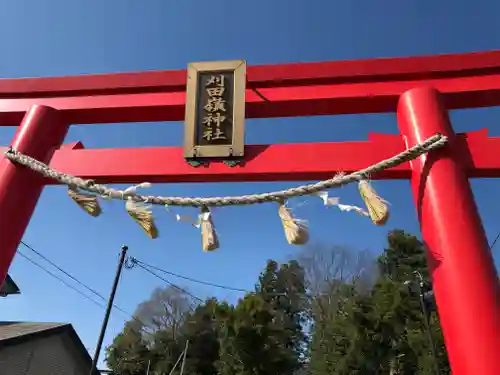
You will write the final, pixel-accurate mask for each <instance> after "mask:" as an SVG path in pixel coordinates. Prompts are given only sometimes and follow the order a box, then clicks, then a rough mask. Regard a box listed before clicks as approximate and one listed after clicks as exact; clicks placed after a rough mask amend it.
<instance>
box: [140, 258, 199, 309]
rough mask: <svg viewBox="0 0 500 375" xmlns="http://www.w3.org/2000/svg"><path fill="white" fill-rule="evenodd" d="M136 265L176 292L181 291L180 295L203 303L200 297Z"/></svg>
mask: <svg viewBox="0 0 500 375" xmlns="http://www.w3.org/2000/svg"><path fill="white" fill-rule="evenodd" d="M136 264H137V266H139V267H141V268H142V269H143V270H144V271H147V272H149V273H150V274H151V275H153V276H154V277H156V278H158V279H160V280H162V281H163V282H165V283H167V284H168V285H170V286H171V287H173V288H175V289H177V290H179V291H181V292H182V293H185V294H187V295H189V296H191V297H193V298H194V299H196V300H198V301H199V302H201V303H203V302H205V301H204V300H203V299H201V298H200V297H198V296H195V295H194V294H193V293H191V292H189V291H188V290H186V289H184V288H181V287H180V286H178V285H176V284H174V283H173V282H171V281H168V280H167V279H165V278H163V277H161V276H160V275H158V274H156V273H154V272H153V271H151V270H149V269H147V268H146V267H144V266H143V265H142V264H139V263H136Z"/></svg>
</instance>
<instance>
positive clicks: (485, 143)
mask: <svg viewBox="0 0 500 375" xmlns="http://www.w3.org/2000/svg"><path fill="white" fill-rule="evenodd" d="M246 98H247V99H246V117H247V118H257V117H287V116H312V115H334V114H348V113H352V114H354V113H381V112H397V119H398V125H399V129H400V132H401V136H399V135H379V134H371V135H370V137H369V139H368V141H366V142H345V143H310V144H294V145H257V146H247V147H246V149H245V163H244V164H243V165H242V166H238V167H234V168H230V167H228V166H226V165H224V164H218V163H213V164H210V165H209V166H208V167H206V168H193V167H191V166H190V165H188V164H186V162H185V160H184V159H183V154H182V148H180V147H156V148H136V149H134V148H131V149H85V148H84V147H83V145H82V144H80V143H76V144H72V145H66V146H62V144H63V141H64V138H65V136H66V133H67V131H68V128H69V126H70V125H71V124H91V123H94V124H95V123H113V122H116V123H118V122H139V121H141V122H145V121H181V120H183V119H184V108H185V101H186V71H160V72H146V73H127V74H111V75H91V76H79V77H57V78H35V79H4V80H0V126H18V129H17V132H16V135H15V137H14V140H13V141H12V143H11V146H12V147H13V148H15V149H17V150H18V151H20V152H22V153H24V154H27V155H29V156H32V157H33V158H35V159H37V160H40V161H42V162H44V163H48V164H50V165H51V166H52V167H54V168H56V169H58V170H60V171H62V172H66V173H69V174H73V175H76V176H80V177H84V178H91V179H95V180H96V181H97V182H101V183H134V182H142V181H144V180H147V181H151V182H194V181H196V182H204V181H207V182H208V181H211V182H215V181H249V180H252V181H258V180H260V181H277V180H311V179H325V178H329V177H331V176H332V175H334V174H335V173H337V172H339V171H343V172H349V171H355V170H358V169H361V168H364V167H366V166H368V165H370V164H374V163H376V162H378V161H380V160H382V159H385V158H387V157H389V156H393V155H395V154H398V153H399V152H401V151H403V150H404V149H405V148H406V147H411V146H413V145H415V144H417V143H420V142H421V141H423V140H424V139H426V138H428V137H430V136H432V135H434V134H436V133H441V134H443V135H446V136H448V137H449V140H450V142H449V144H448V146H447V147H446V148H445V149H443V150H438V151H436V152H433V153H431V154H429V155H426V156H422V157H420V158H419V159H417V160H416V161H413V162H412V163H407V164H403V165H401V166H399V167H396V168H393V169H390V170H387V171H385V172H383V173H381V174H379V175H376V176H372V177H373V178H374V179H377V178H378V179H410V180H411V184H412V189H413V195H414V198H415V203H416V207H417V212H418V216H419V220H420V225H421V231H422V236H423V239H424V241H425V243H426V245H427V248H428V261H429V268H430V271H431V272H430V273H431V277H432V282H433V286H434V291H435V296H436V301H437V304H438V311H439V315H440V319H441V324H442V327H443V333H444V337H445V342H446V346H447V349H448V354H449V359H450V363H451V366H452V370H453V373H454V374H455V375H476V374H481V375H497V374H498V373H499V368H500V356H499V355H498V350H499V349H498V348H500V286H499V283H498V279H497V274H496V271H495V268H494V264H493V259H492V255H491V251H490V250H489V248H488V244H487V241H486V236H485V233H484V229H483V227H482V223H481V220H480V218H479V215H478V212H477V208H476V205H475V202H474V198H473V196H472V191H471V188H470V185H469V181H468V178H471V177H500V157H498V156H497V155H498V149H499V147H500V139H499V138H490V137H488V134H487V131H486V130H483V131H478V132H472V133H466V134H460V135H457V136H455V134H454V132H453V128H452V126H451V124H450V121H449V117H448V113H447V111H448V110H450V109H457V108H473V107H488V106H497V105H500V51H493V52H485V53H472V54H463V55H442V56H432V57H414V58H398V59H376V60H364V61H342V62H324V63H305V64H289V65H270V66H256V67H250V68H248V76H247V90H246ZM291 155H293V156H295V157H296V156H297V155H300V158H295V157H292V156H291ZM354 155H355V157H354ZM130 160H134V161H135V163H131V162H130ZM164 160H168V161H169V162H168V163H165V162H164ZM125 161H126V162H125ZM50 183H51V182H50V181H45V180H43V178H41V177H40V176H39V175H36V174H34V173H33V172H32V171H30V170H28V169H26V168H23V167H20V166H17V165H15V164H13V163H11V162H10V161H9V160H7V159H5V158H4V159H2V160H1V161H0V228H1V229H0V230H1V232H0V233H1V234H0V280H3V279H4V278H5V276H6V274H7V270H8V268H9V266H10V264H11V262H12V259H13V257H14V254H15V251H16V248H17V246H18V245H19V242H20V240H21V239H22V236H23V233H24V231H25V229H26V227H27V225H28V223H29V220H30V218H31V215H32V213H33V211H34V209H35V206H36V203H37V201H38V199H39V196H40V194H41V191H42V189H43V187H44V186H45V185H46V184H50Z"/></svg>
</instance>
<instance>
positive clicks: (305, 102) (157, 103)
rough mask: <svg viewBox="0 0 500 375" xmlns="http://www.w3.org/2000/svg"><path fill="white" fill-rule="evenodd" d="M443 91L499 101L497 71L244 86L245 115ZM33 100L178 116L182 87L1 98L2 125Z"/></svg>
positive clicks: (103, 112)
mask: <svg viewBox="0 0 500 375" xmlns="http://www.w3.org/2000/svg"><path fill="white" fill-rule="evenodd" d="M421 84H424V85H429V86H433V87H435V88H437V89H438V90H439V91H441V92H442V93H443V94H444V95H445V97H446V99H447V104H448V107H449V108H472V107H481V106H494V105H500V74H497V75H490V76H481V77H467V78H465V77H462V78H443V79H432V80H426V81H393V82H369V83H349V84H347V83H344V84H333V85H321V86H296V87H276V88H263V89H260V90H259V95H258V94H256V93H255V92H254V91H251V90H247V99H246V101H247V104H246V116H247V117H248V118H271V117H290V116H314V115H334V114H347V113H375V112H391V111H395V109H396V104H397V100H398V98H399V96H400V95H401V94H402V93H403V92H405V91H407V90H409V89H411V88H412V87H415V86H418V85H421ZM34 104H41V105H47V106H51V107H54V108H57V109H59V110H60V111H61V112H63V114H64V116H65V119H66V120H67V121H69V122H70V123H74V124H75V123H76V124H90V123H113V122H142V121H144V122H146V121H182V120H183V119H184V104H185V92H184V91H182V92H173V93H146V94H126V95H125V94H121V95H102V96H89V97H62V98H29V99H0V126H2V125H3V126H12V125H16V124H17V123H18V122H19V121H20V120H21V119H22V117H23V116H24V113H25V112H26V110H27V109H29V108H30V107H31V106H32V105H34Z"/></svg>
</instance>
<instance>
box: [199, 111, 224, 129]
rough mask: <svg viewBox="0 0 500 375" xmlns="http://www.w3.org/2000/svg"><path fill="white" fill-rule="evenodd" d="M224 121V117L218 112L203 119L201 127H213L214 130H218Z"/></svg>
mask: <svg viewBox="0 0 500 375" xmlns="http://www.w3.org/2000/svg"><path fill="white" fill-rule="evenodd" d="M224 121H226V116H222V115H221V114H220V113H219V112H217V113H215V114H211V113H209V114H208V116H206V117H205V118H204V119H203V125H205V126H206V127H212V125H214V126H215V127H216V128H220V126H221V125H222V123H223V122H224Z"/></svg>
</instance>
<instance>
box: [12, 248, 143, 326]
mask: <svg viewBox="0 0 500 375" xmlns="http://www.w3.org/2000/svg"><path fill="white" fill-rule="evenodd" d="M21 244H22V245H23V246H25V247H26V248H27V249H29V250H31V251H32V252H34V253H35V254H36V255H38V256H39V257H40V258H42V259H43V260H45V261H46V262H47V263H49V264H50V265H51V266H53V267H54V268H56V269H57V270H58V271H60V272H62V273H63V274H64V275H66V276H67V277H69V278H70V279H71V280H73V281H75V282H76V283H77V284H78V285H80V286H82V287H83V288H85V289H87V290H88V291H90V292H91V293H92V294H94V295H96V296H97V297H99V298H100V299H102V300H103V301H104V302H107V301H108V300H107V298H106V297H104V296H103V295H102V294H100V293H99V292H97V291H96V290H95V289H93V288H91V287H89V286H88V285H87V284H85V283H84V282H82V281H80V280H78V279H77V278H76V277H75V276H73V275H72V274H70V273H69V272H67V271H66V270H64V269H63V268H62V267H61V266H59V265H57V264H56V263H54V262H53V261H52V260H50V259H49V258H47V257H46V256H45V255H43V254H42V253H40V252H39V251H37V250H35V249H34V248H33V246H30V245H28V244H27V243H25V242H24V241H21ZM17 253H18V254H19V255H21V256H22V257H23V258H25V259H26V260H28V261H29V262H30V263H32V264H33V265H35V266H37V267H38V268H40V269H42V270H43V271H45V272H46V273H47V274H49V275H50V276H52V277H54V278H56V279H57V280H59V281H60V282H62V283H63V284H64V285H65V286H67V287H68V288H70V289H72V290H74V291H76V292H77V293H78V294H80V295H82V296H84V297H85V298H87V299H88V300H89V301H92V302H93V303H94V304H97V305H98V306H100V307H102V308H104V309H105V308H106V306H105V305H103V304H102V303H100V302H97V301H96V300H94V299H93V298H91V297H89V296H88V295H86V294H85V293H83V292H82V291H80V290H79V289H77V288H75V287H74V286H72V285H71V284H69V283H67V282H66V281H65V280H64V279H62V278H60V277H59V276H57V275H55V274H54V273H52V272H51V271H49V270H47V269H46V268H45V267H43V266H42V265H40V264H39V263H37V262H35V261H34V260H32V259H31V258H29V257H27V256H26V255H24V254H22V253H21V251H20V250H19V249H18V250H17ZM113 307H114V308H115V309H116V310H118V311H120V312H121V313H122V314H125V315H126V316H127V317H129V318H132V319H133V320H135V321H137V322H138V323H140V324H141V325H143V326H144V323H143V322H141V321H140V320H139V319H138V318H137V317H135V316H134V315H133V314H130V313H129V312H127V311H126V310H125V309H122V308H121V307H120V306H118V305H116V304H113Z"/></svg>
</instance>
